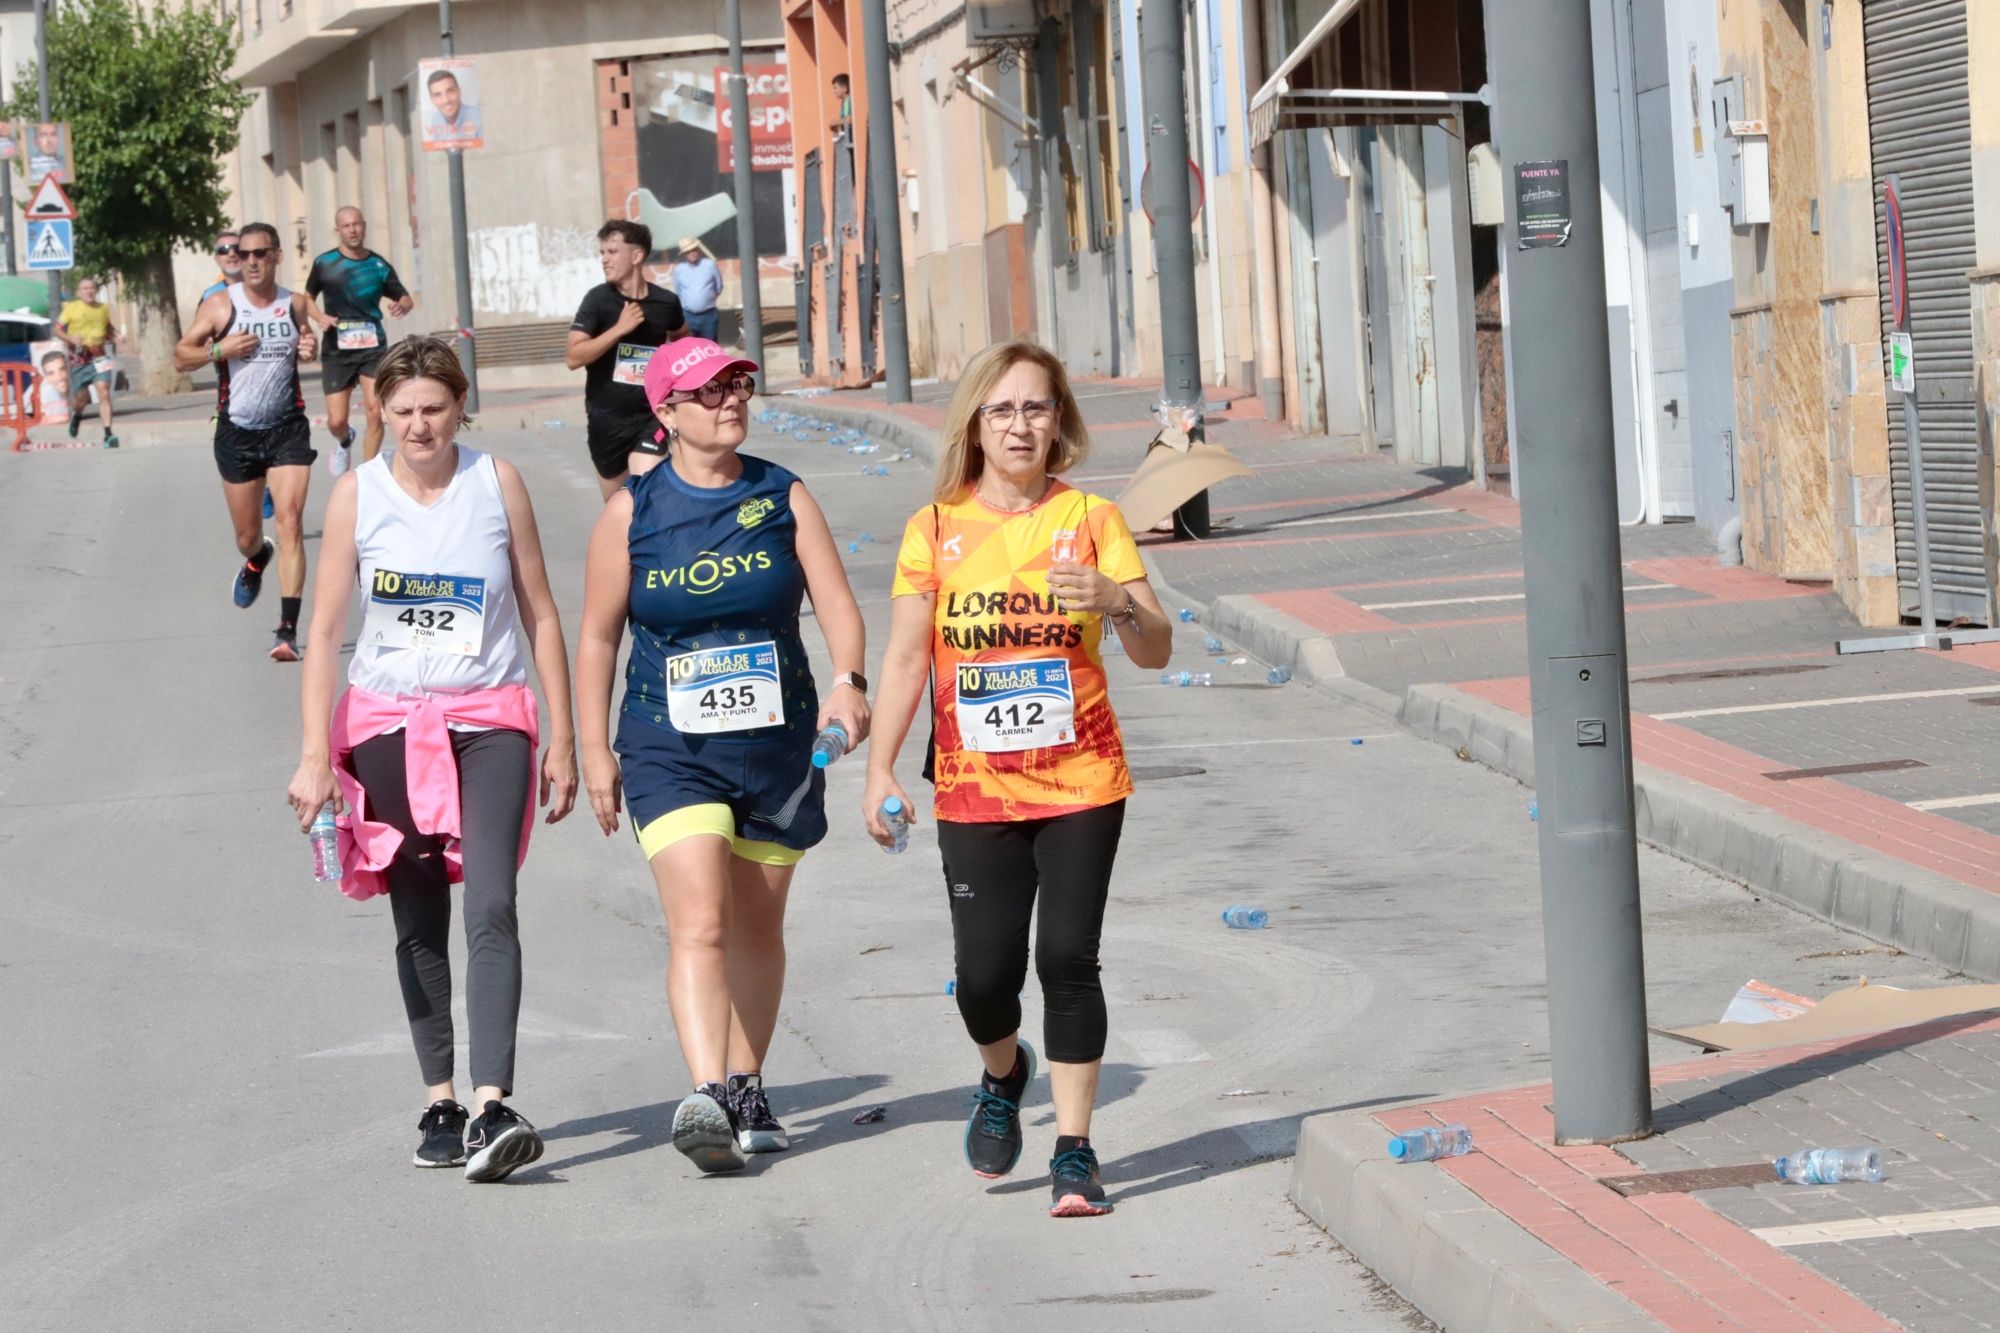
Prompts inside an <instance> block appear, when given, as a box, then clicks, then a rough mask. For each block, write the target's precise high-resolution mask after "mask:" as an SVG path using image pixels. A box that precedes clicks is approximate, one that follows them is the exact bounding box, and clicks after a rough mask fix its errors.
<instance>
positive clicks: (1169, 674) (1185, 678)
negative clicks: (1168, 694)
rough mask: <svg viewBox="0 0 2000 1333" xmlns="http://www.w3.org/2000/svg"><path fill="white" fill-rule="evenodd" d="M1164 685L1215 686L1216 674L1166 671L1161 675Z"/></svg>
mask: <svg viewBox="0 0 2000 1333" xmlns="http://www.w3.org/2000/svg"><path fill="white" fill-rule="evenodd" d="M1160 684H1162V685H1179V686H1187V685H1213V684H1215V673H1214V672H1211V671H1166V672H1162V673H1161V675H1160Z"/></svg>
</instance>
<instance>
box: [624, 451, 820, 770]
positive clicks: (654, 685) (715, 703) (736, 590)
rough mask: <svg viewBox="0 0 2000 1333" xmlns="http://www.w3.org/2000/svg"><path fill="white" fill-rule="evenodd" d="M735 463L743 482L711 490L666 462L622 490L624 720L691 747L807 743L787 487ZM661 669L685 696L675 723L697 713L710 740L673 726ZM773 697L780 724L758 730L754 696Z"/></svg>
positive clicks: (808, 680)
mask: <svg viewBox="0 0 2000 1333" xmlns="http://www.w3.org/2000/svg"><path fill="white" fill-rule="evenodd" d="M738 457H739V458H740V459H741V460H742V462H743V475H742V476H741V477H739V478H738V479H737V480H736V481H735V482H733V483H732V484H730V485H728V486H723V487H719V488H716V489H712V490H711V489H705V488H702V487H696V486H690V485H688V484H687V483H686V482H684V481H682V480H681V479H680V477H679V476H678V475H677V474H676V473H675V472H674V469H673V465H672V463H670V462H669V463H662V464H661V465H660V466H659V467H656V468H654V469H652V470H651V471H650V472H645V473H642V474H640V475H638V476H635V477H633V478H632V479H631V480H630V481H629V482H627V483H626V485H627V486H628V487H629V488H630V489H631V491H632V526H631V531H630V536H629V538H628V539H627V548H626V549H627V550H628V552H629V553H630V556H631V562H632V591H631V609H630V613H629V614H630V618H631V624H632V652H631V656H630V657H628V658H627V659H626V663H625V704H624V712H625V714H626V715H627V716H628V717H630V718H632V719H633V720H635V721H640V722H646V723H650V724H654V725H657V726H658V727H660V728H661V729H662V730H663V731H666V732H668V733H670V734H674V735H679V736H681V737H682V738H683V739H684V740H686V741H688V742H689V743H690V744H700V743H706V742H711V741H713V742H729V741H771V740H776V739H779V738H780V737H797V736H805V737H810V736H811V735H812V733H813V727H814V724H815V723H816V722H817V721H818V717H819V693H818V690H817V689H816V688H815V687H814V684H813V678H812V670H811V668H810V667H809V666H808V665H807V662H806V650H805V641H804V640H803V639H802V638H800V636H799V607H800V605H801V603H802V602H803V601H804V599H805V592H806V574H805V568H804V567H803V566H802V565H800V564H799V553H798V522H797V519H796V518H795V517H794V515H793V513H792V501H791V496H792V483H793V482H795V481H797V480H798V478H797V477H796V476H794V475H793V474H792V473H791V472H789V471H787V470H786V469H784V468H782V467H779V466H778V465H777V464H776V463H770V462H766V461H765V460H764V459H761V458H755V457H752V456H751V455H749V454H739V455H738ZM762 645H770V647H769V648H763V647H762ZM773 650H774V651H773ZM773 657H775V660H772V658H773ZM670 670H672V671H676V672H679V673H680V676H679V684H680V686H681V687H682V690H683V691H685V693H683V694H682V697H681V698H680V699H679V701H678V702H679V707H680V709H681V710H682V711H681V715H682V716H683V717H690V716H693V715H695V714H696V713H699V714H701V715H702V716H704V717H706V718H708V719H709V721H708V722H706V723H703V724H701V725H712V726H717V727H719V728H720V729H717V730H713V731H701V732H696V731H693V730H684V729H683V728H680V727H676V726H675V724H674V720H673V718H674V716H675V714H674V712H673V710H672V709H670V707H669V702H668V694H669V685H668V681H669V672H670ZM703 673H712V674H710V675H708V676H706V677H705V678H704V676H703ZM696 686H700V687H701V688H699V689H695V688H693V687H696ZM772 688H775V689H776V691H777V692H778V694H779V695H780V696H781V697H782V700H783V721H782V722H779V723H772V722H770V721H768V719H769V718H770V717H771V716H772V714H773V709H772V708H771V702H772V701H771V698H770V695H769V694H768V693H760V692H763V691H768V690H770V689H772ZM745 691H748V693H745ZM753 710H754V711H753Z"/></svg>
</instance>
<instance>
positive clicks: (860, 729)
mask: <svg viewBox="0 0 2000 1333" xmlns="http://www.w3.org/2000/svg"><path fill="white" fill-rule="evenodd" d="M791 499H792V517H793V519H794V521H795V522H796V523H797V524H798V552H799V564H800V565H801V566H802V567H804V569H805V572H806V595H807V596H808V597H810V598H812V606H813V619H815V620H817V621H819V628H820V633H822V634H824V635H825V636H826V651H827V653H828V654H829V655H830V656H831V657H832V658H833V670H834V674H835V675H839V674H841V673H843V672H849V671H851V672H853V673H854V674H856V675H860V674H861V673H862V671H863V668H865V667H866V666H867V663H868V627H867V626H866V625H865V624H863V623H862V620H861V606H860V604H859V603H857V602H856V601H855V600H854V589H853V587H852V586H851V585H849V583H848V582H847V570H846V568H845V567H844V566H842V565H841V563H840V551H839V549H838V548H837V547H836V546H835V545H834V542H833V531H832V529H830V528H828V527H827V525H826V515H825V514H824V513H822V512H821V511H820V507H819V503H818V502H817V501H815V500H814V499H813V498H812V493H811V492H810V491H808V490H806V487H805V483H804V482H800V481H795V482H793V483H792V496H791ZM835 719H839V721H840V724H841V726H843V727H845V728H846V730H847V748H848V749H849V750H850V751H851V750H853V749H854V748H855V747H857V746H859V745H860V744H861V742H862V741H864V740H866V739H868V699H867V697H866V696H864V695H863V694H862V693H861V691H859V690H857V689H855V688H854V687H853V686H852V685H846V684H841V685H836V686H834V687H833V688H832V689H831V690H829V691H828V692H827V698H826V702H825V703H824V704H822V705H821V706H820V713H819V725H820V726H821V727H822V728H824V727H825V726H826V724H827V723H828V722H831V721H833V720H835Z"/></svg>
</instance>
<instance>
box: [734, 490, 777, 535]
mask: <svg viewBox="0 0 2000 1333" xmlns="http://www.w3.org/2000/svg"><path fill="white" fill-rule="evenodd" d="M777 507H778V506H777V505H776V504H774V503H773V502H772V501H771V500H770V498H769V497H768V496H759V497H758V498H757V499H755V500H745V501H744V502H743V503H742V505H741V506H739V507H738V508H737V510H736V521H737V522H738V523H739V524H741V525H742V526H744V527H746V528H754V527H756V526H757V525H758V524H759V523H762V522H763V521H764V520H765V519H766V518H767V517H769V516H770V513H771V511H772V510H773V509H776V508H777Z"/></svg>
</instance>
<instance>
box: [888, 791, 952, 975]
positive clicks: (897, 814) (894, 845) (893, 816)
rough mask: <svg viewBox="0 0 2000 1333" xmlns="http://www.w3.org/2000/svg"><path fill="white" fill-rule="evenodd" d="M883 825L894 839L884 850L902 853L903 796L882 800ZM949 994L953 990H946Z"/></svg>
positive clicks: (905, 838) (906, 824)
mask: <svg viewBox="0 0 2000 1333" xmlns="http://www.w3.org/2000/svg"><path fill="white" fill-rule="evenodd" d="M882 826H883V827H884V828H886V829H888V830H889V836H890V837H891V838H893V839H894V841H893V842H891V843H890V844H889V845H888V846H887V847H884V848H883V849H882V850H883V851H885V852H887V853H889V854H890V855H891V856H896V855H900V854H901V853H902V852H903V850H904V849H905V848H907V847H908V846H909V845H910V812H909V811H908V810H905V809H904V808H903V798H902V797H900V796H891V797H889V798H888V799H887V800H885V801H883V802H882ZM945 993H946V994H947V995H949V994H950V993H951V992H950V991H946V992H945Z"/></svg>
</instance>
